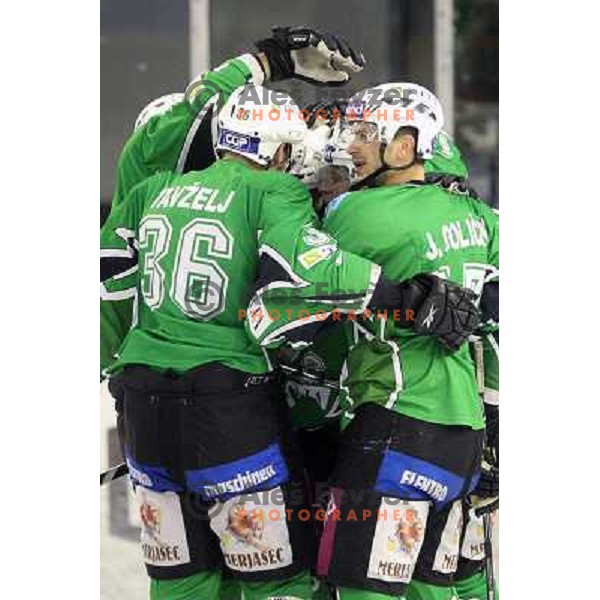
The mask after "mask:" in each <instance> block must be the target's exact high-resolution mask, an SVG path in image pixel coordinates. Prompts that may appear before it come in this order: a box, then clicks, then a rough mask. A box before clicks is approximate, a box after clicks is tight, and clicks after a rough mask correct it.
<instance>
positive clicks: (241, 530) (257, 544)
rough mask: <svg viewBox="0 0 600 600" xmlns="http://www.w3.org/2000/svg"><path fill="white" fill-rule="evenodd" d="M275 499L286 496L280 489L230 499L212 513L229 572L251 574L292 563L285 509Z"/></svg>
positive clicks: (214, 529) (219, 504) (211, 525)
mask: <svg viewBox="0 0 600 600" xmlns="http://www.w3.org/2000/svg"><path fill="white" fill-rule="evenodd" d="M276 497H280V498H281V497H283V490H282V489H281V488H280V487H276V488H274V489H272V490H270V491H269V492H268V493H263V494H245V495H242V496H239V497H237V498H231V499H229V500H227V501H226V502H223V503H218V504H217V506H216V507H215V508H214V509H212V510H211V521H210V527H211V529H212V530H213V531H214V532H215V533H216V534H217V536H218V537H219V540H220V543H221V550H222V552H223V557H224V559H225V564H226V565H227V566H228V567H229V568H230V569H232V570H234V571H242V572H246V573H248V572H257V571H269V570H273V569H281V568H282V567H286V566H288V565H291V564H292V547H291V545H290V536H289V531H288V527H287V521H286V512H285V507H284V506H282V505H281V503H277V504H276V503H275V502H274V499H275V498H276Z"/></svg>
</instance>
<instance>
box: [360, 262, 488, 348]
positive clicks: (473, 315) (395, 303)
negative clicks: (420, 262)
mask: <svg viewBox="0 0 600 600" xmlns="http://www.w3.org/2000/svg"><path fill="white" fill-rule="evenodd" d="M475 300H476V296H475V294H474V293H473V292H472V291H471V290H467V289H465V288H462V287H460V286H459V285H457V284H455V283H453V282H451V281H447V280H445V279H441V278H439V277H436V276H435V275H429V274H421V275H416V276H415V277H413V278H412V279H409V280H408V281H403V282H402V283H392V282H390V281H389V280H387V279H385V278H384V276H382V277H381V278H380V281H379V282H378V283H377V287H376V288H375V291H374V293H373V296H372V298H371V302H370V305H369V307H371V306H372V307H374V308H376V309H387V310H393V309H395V308H400V309H401V310H400V315H405V314H406V310H407V309H408V310H412V311H413V314H414V320H406V321H400V322H399V323H398V324H399V325H400V326H404V327H412V329H413V330H414V332H415V333H418V334H419V335H433V336H435V337H437V339H438V341H439V342H440V343H441V344H442V345H443V346H444V347H445V348H447V349H448V350H450V351H452V352H455V351H456V350H458V349H459V348H460V346H461V345H462V344H463V342H465V341H466V339H467V338H468V337H469V336H470V335H471V334H472V333H473V332H474V331H475V329H476V328H477V326H478V324H479V311H478V309H477V306H476V305H475Z"/></svg>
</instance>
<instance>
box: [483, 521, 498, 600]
mask: <svg viewBox="0 0 600 600" xmlns="http://www.w3.org/2000/svg"><path fill="white" fill-rule="evenodd" d="M482 518H483V535H484V537H485V577H486V582H487V596H488V600H495V598H496V580H495V579H494V555H493V551H494V547H493V544H492V525H491V518H490V513H485V514H484V515H482Z"/></svg>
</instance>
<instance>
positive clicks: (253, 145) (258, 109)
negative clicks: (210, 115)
mask: <svg viewBox="0 0 600 600" xmlns="http://www.w3.org/2000/svg"><path fill="white" fill-rule="evenodd" d="M307 131H308V129H307V127H306V123H305V122H304V119H303V116H302V115H301V113H300V109H299V108H298V105H297V104H296V103H295V102H294V100H293V99H292V98H291V97H290V96H289V95H288V94H286V93H284V92H278V91H275V90H269V89H267V88H265V87H262V86H259V85H246V86H244V87H241V88H238V89H237V90H236V91H235V92H234V93H233V94H232V95H231V96H230V97H229V99H228V100H227V102H226V103H225V105H224V106H223V108H222V109H221V110H220V112H219V116H218V119H217V135H216V137H215V152H218V151H219V150H227V151H228V152H233V153H234V154H239V155H241V156H245V157H246V158H249V159H250V160H252V161H254V162H256V163H258V164H259V165H263V166H269V164H270V162H271V160H272V159H273V156H274V155H275V153H276V152H277V149H278V148H279V146H280V145H281V144H297V143H300V142H302V141H303V140H304V138H305V136H306V133H307Z"/></svg>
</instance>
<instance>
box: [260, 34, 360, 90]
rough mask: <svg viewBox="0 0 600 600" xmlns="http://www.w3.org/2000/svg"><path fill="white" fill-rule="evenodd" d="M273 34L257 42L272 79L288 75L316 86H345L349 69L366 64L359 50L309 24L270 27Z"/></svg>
mask: <svg viewBox="0 0 600 600" xmlns="http://www.w3.org/2000/svg"><path fill="white" fill-rule="evenodd" d="M271 31H272V36H271V37H269V38H266V39H264V40H259V41H258V42H256V47H257V48H258V49H259V50H260V51H261V52H264V53H265V55H266V57H267V60H268V61H269V65H270V67H271V81H280V80H282V79H288V78H290V77H292V78H295V79H303V80H304V81H308V82H310V83H313V84H316V85H344V84H345V83H347V82H348V81H349V80H350V75H349V73H348V72H349V71H351V72H354V73H357V72H358V71H360V70H362V68H363V67H364V66H365V58H364V56H363V54H362V52H357V51H355V50H353V49H352V48H351V47H350V46H349V45H348V44H347V43H346V41H345V40H344V39H343V38H341V37H338V36H335V35H333V34H331V33H328V32H326V31H317V30H316V29H311V28H310V27H272V28H271Z"/></svg>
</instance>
